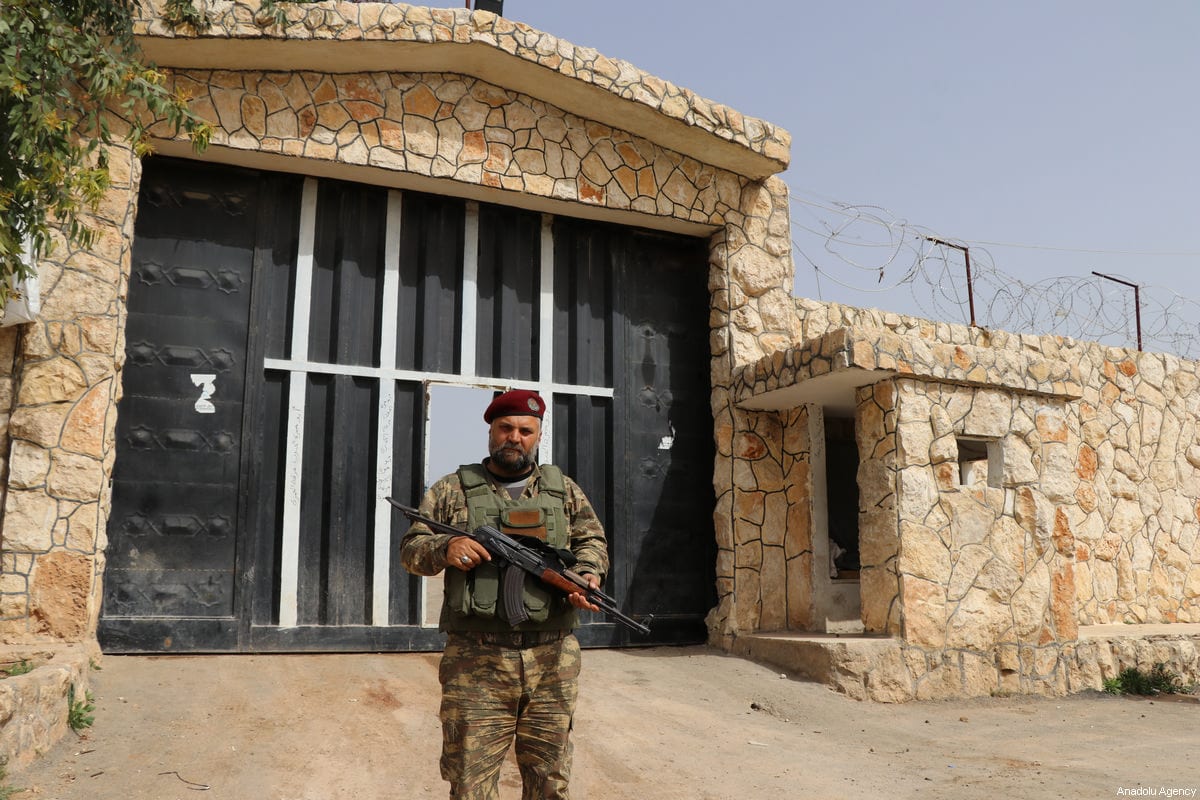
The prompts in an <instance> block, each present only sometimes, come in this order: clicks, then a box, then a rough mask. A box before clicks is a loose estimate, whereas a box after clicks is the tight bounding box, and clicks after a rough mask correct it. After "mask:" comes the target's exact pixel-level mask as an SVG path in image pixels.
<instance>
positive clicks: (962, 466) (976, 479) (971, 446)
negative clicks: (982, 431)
mask: <svg viewBox="0 0 1200 800" xmlns="http://www.w3.org/2000/svg"><path fill="white" fill-rule="evenodd" d="M957 444H958V477H959V480H958V482H959V483H960V484H961V485H963V486H977V485H987V486H991V487H993V488H996V489H999V488H1000V487H1001V485H1002V476H1003V460H1002V459H1001V455H1000V442H999V440H997V439H972V438H967V437H959V438H958V439H957Z"/></svg>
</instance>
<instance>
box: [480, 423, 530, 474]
mask: <svg viewBox="0 0 1200 800" xmlns="http://www.w3.org/2000/svg"><path fill="white" fill-rule="evenodd" d="M541 438H542V421H541V420H540V419H538V418H537V417H497V418H496V419H494V420H492V424H491V427H490V428H489V429H488V455H490V456H491V457H492V460H491V464H492V466H493V467H495V468H497V469H498V470H500V471H503V472H507V473H511V474H514V475H516V474H519V473H522V472H525V471H526V470H528V469H529V468H530V467H531V466H533V464H534V462H535V457H534V454H535V453H536V452H537V446H538V442H540V441H541Z"/></svg>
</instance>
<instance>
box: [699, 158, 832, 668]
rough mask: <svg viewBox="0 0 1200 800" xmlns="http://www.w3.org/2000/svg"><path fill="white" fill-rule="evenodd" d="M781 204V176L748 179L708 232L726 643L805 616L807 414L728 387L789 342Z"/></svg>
mask: <svg viewBox="0 0 1200 800" xmlns="http://www.w3.org/2000/svg"><path fill="white" fill-rule="evenodd" d="M788 203H789V200H788V194H787V187H786V186H785V185H784V184H783V183H782V181H779V180H778V179H768V180H767V181H764V182H762V183H750V184H747V185H746V187H745V188H744V190H743V192H742V197H741V202H740V203H739V206H738V208H737V209H736V210H735V211H732V212H731V213H730V214H728V215H727V217H726V219H727V220H728V224H727V225H726V227H725V229H724V230H721V231H718V232H717V233H716V234H714V235H713V236H712V238H711V239H710V240H709V290H710V292H711V295H712V306H711V308H710V313H709V327H710V331H711V335H710V347H711V350H712V384H713V389H712V394H711V397H710V404H711V407H712V412H713V419H714V423H715V437H716V444H717V453H716V461H715V465H714V474H713V486H714V488H715V490H716V496H717V510H716V513H715V514H714V519H713V523H714V529H715V534H716V538H717V548H718V550H717V596H718V604H717V606H716V608H714V609H713V611H712V612H711V613H710V614H709V618H708V627H709V637H710V640H711V641H712V642H713V643H714V644H717V645H720V646H723V647H725V648H727V649H728V648H729V647H730V645H731V643H732V640H733V638H734V637H735V636H736V635H737V633H738V632H739V631H747V630H761V629H764V627H767V626H776V627H796V626H801V627H803V626H806V625H807V624H809V622H810V619H811V608H812V597H811V574H812V542H811V523H810V517H811V507H812V505H811V496H812V483H811V475H810V456H811V444H810V442H809V440H808V425H807V419H808V417H807V411H806V410H804V409H797V410H796V411H795V412H794V413H791V414H782V415H781V414H776V413H774V412H767V413H763V412H755V411H748V410H746V409H744V408H740V407H738V405H737V396H736V394H735V386H736V381H737V378H738V377H739V375H740V372H741V369H742V368H743V366H744V365H746V364H753V363H756V362H757V361H758V360H759V359H761V358H763V356H764V355H766V354H769V353H773V352H778V351H781V350H782V349H783V348H785V347H786V346H787V345H788V344H789V343H790V342H792V340H793V330H794V326H795V324H796V314H795V310H794V306H793V302H794V301H793V299H792V296H791V283H792V275H793V267H792V260H791V238H790V224H791V223H790V216H789V205H788Z"/></svg>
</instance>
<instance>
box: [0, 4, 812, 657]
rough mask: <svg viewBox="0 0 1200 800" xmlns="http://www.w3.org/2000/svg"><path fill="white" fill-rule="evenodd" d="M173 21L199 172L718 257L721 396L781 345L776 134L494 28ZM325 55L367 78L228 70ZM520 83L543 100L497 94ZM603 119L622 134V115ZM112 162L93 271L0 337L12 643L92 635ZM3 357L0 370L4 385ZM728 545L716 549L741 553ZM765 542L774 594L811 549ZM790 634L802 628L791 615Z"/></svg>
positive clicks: (111, 254) (111, 341)
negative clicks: (335, 181) (402, 193)
mask: <svg viewBox="0 0 1200 800" xmlns="http://www.w3.org/2000/svg"><path fill="white" fill-rule="evenodd" d="M163 7H164V4H163V2H161V0H153V2H149V3H146V4H144V6H143V8H144V10H143V12H142V15H141V17H140V18H139V19H138V20H137V21H136V23H135V29H136V31H137V33H138V35H139V37H140V41H141V42H142V43H143V44H144V46H146V47H147V48H148V49H154V48H158V52H164V53H167V54H173V53H178V52H181V48H187V47H193V48H198V49H196V50H193V51H189V52H200V53H202V54H203V55H202V60H208V61H216V62H219V65H220V68H213V69H187V70H175V71H171V70H168V71H167V72H168V82H169V83H170V85H171V86H172V87H173V88H175V89H178V90H180V91H183V92H184V93H186V94H187V95H188V96H189V97H190V98H191V103H192V107H193V108H194V109H195V110H196V111H197V113H199V114H200V115H201V116H203V117H205V118H206V119H207V120H208V121H209V122H211V123H212V124H213V125H214V128H215V130H214V133H213V137H212V146H211V147H210V149H209V151H208V152H207V153H206V154H205V155H204V158H205V159H209V160H212V161H214V162H223V163H233V164H243V165H250V166H256V167H262V168H268V169H286V170H291V171H295V172H301V173H304V174H314V175H321V176H328V177H334V178H342V179H347V180H360V181H370V182H374V183H378V184H381V185H389V186H399V187H401V188H416V189H419V190H422V191H435V192H441V193H445V194H450V195H455V196H460V197H470V198H475V199H481V200H486V201H489V202H496V203H501V204H510V205H521V206H523V207H531V208H538V209H541V210H544V211H548V212H552V213H564V214H576V215H580V216H588V217H591V218H597V219H606V220H610V221H613V222H622V223H630V222H635V223H636V224H639V225H643V226H645V227H650V228H661V229H666V230H684V231H689V232H691V233H693V234H695V235H706V236H707V235H711V238H710V264H709V286H710V289H711V290H712V293H713V297H714V307H715V308H716V310H715V311H714V328H713V352H714V360H713V364H714V372H715V374H718V375H719V376H720V381H721V385H722V386H723V387H728V386H729V385H730V381H731V376H732V368H733V365H734V364H735V363H736V362H737V361H739V360H744V359H745V358H748V357H749V356H750V354H752V353H759V354H760V353H761V352H762V348H763V347H767V348H770V347H776V346H780V345H781V344H783V343H785V342H787V341H789V340H790V339H791V336H792V326H793V325H794V324H795V314H794V310H793V308H792V301H791V297H790V291H789V287H790V283H791V263H790V256H789V253H790V238H789V223H788V214H787V194H786V188H785V187H784V185H783V184H782V182H780V181H778V180H777V179H775V178H765V179H764V178H763V177H762V175H763V174H769V173H770V172H772V171H775V170H778V169H782V168H783V167H784V166H786V163H787V155H788V154H787V150H788V146H789V142H790V140H789V137H788V135H787V133H786V132H785V131H782V130H780V129H778V128H775V127H774V126H771V125H769V124H767V123H764V122H761V121H758V120H754V119H751V118H747V117H743V116H742V115H740V114H737V113H736V112H734V111H732V110H730V109H727V108H724V107H723V106H720V105H718V104H716V103H713V102H711V101H708V100H705V99H704V98H701V97H699V96H697V95H695V94H694V93H692V92H689V91H687V90H685V89H682V88H681V87H677V86H675V85H673V84H670V83H669V82H666V81H662V80H661V79H658V78H655V77H653V76H650V75H648V74H646V73H644V72H641V71H640V70H637V69H636V68H634V67H633V66H632V65H629V64H627V63H625V62H622V61H618V60H612V59H607V58H605V57H604V56H602V55H601V54H599V53H596V52H595V51H594V50H590V49H587V48H578V47H575V46H573V45H571V44H570V43H567V42H564V41H562V40H560V39H557V38H555V37H553V36H550V35H548V34H545V33H542V32H539V31H535V30H533V29H532V28H529V27H528V26H524V25H520V24H516V23H512V22H509V21H507V20H504V19H502V18H500V17H496V16H495V15H492V14H487V13H483V12H476V13H472V12H469V11H466V10H464V9H428V8H421V7H416V6H406V5H401V4H386V3H361V4H360V3H348V2H324V3H317V4H305V5H288V6H286V7H285V9H284V10H285V12H286V14H287V20H288V21H287V23H286V24H285V25H284V26H282V27H279V26H276V25H274V24H273V23H272V20H271V19H270V18H268V17H266V16H264V15H261V14H260V10H261V9H260V4H259V3H258V2H230V1H229V0H208V2H205V3H203V4H201V7H202V8H203V9H204V11H205V13H206V15H207V17H208V20H209V23H210V26H209V27H208V28H207V29H205V30H203V31H192V30H182V31H180V30H175V29H172V28H171V27H170V26H167V25H165V24H164V23H163V21H162V18H161V17H162V11H163ZM332 41H336V42H337V43H338V46H339V47H344V46H352V47H355V48H358V49H356V50H353V54H351V51H349V50H344V49H342V50H339V51H338V53H339V54H342V55H343V56H345V57H352V58H353V59H355V63H356V64H362V65H364V66H363V68H362V69H357V70H355V71H350V72H345V73H337V74H334V73H326V72H322V71H320V70H319V68H318V69H316V70H314V69H303V68H296V69H287V70H280V69H267V68H255V69H239V67H240V66H241V65H242V62H243V60H244V59H257V58H260V57H261V54H264V53H266V54H274V55H272V56H271V57H272V58H274V59H276V61H281V60H282V61H287V60H288V59H292V60H294V61H298V62H302V63H304V64H305V65H306V66H310V67H311V66H312V65H313V64H314V63H316V64H320V63H321V62H320V59H319V58H314V57H312V56H310V55H306V52H307V51H306V50H305V49H304V48H305V47H323V46H324V43H329V42H332ZM163 42H168V43H169V48H168V49H163V48H162V47H161V45H162V43H163ZM247 42H249V43H251V45H252V46H253V48H255V49H253V50H238V51H236V53H240V55H236V54H234V55H231V53H234V52H235V51H233V50H230V48H233V47H235V46H240V44H244V43H247ZM418 46H419V47H428V48H438V47H441V48H443V50H441V51H438V52H441V53H443V55H440V56H436V57H433V59H432V60H433V62H436V63H451V64H453V63H456V58H457V57H460V56H462V55H463V54H464V53H467V52H470V53H473V54H474V55H472V56H471V57H470V58H457V61H460V62H461V63H463V65H464V70H465V69H466V68H467V66H468V62H470V66H471V68H472V69H475V70H476V71H477V72H483V73H487V75H486V76H485V77H480V76H479V75H472V74H460V73H458V72H451V71H442V70H438V71H409V72H406V71H397V70H394V69H389V65H390V64H391V63H392V62H393V61H394V60H395V59H394V58H393V56H395V57H397V58H398V57H399V56H401V55H402V54H411V53H413V52H414V50H413V48H414V47H418ZM464 47H469V48H471V49H470V50H469V51H468V50H464V49H463V48H464ZM322 52H324V51H322ZM421 52H422V53H426V54H428V53H430V52H434V51H430V50H424V51H421ZM280 54H282V55H280ZM406 57H407V56H406ZM421 58H425V56H424V55H422V56H421ZM418 60H420V59H418ZM480 64H484V65H491V67H493V68H491V69H490V72H489V69H483V68H480V67H479V65H480ZM531 76H532V77H531ZM509 79H512V80H514V81H519V82H521V83H522V85H524V86H530V87H533V89H532V90H531V91H521V90H517V89H512V88H509V87H506V86H503V85H501V83H502V82H503V81H506V80H509ZM564 85H568V87H567V89H564V88H563V86H564ZM577 90H582V91H584V92H585V93H584V94H583V95H579V94H578V91H577ZM543 91H544V92H545V93H546V94H547V95H551V96H554V97H559V98H564V101H565V100H568V99H572V98H574V100H573V103H574V104H573V105H572V106H571V108H573V109H574V110H568V109H567V108H564V107H563V106H562V105H559V104H555V103H553V102H549V101H546V100H545V99H542V98H541V97H540V96H539V95H540V93H542V92H543ZM589 92H590V93H591V94H588V93H589ZM578 97H583V98H585V101H584V102H579V101H578ZM593 101H594V102H593ZM614 103H616V104H617V105H616V106H615V108H616V110H617V112H620V113H613V108H614V106H613V104H614ZM601 106H605V107H606V108H607V109H608V111H607V112H606V113H609V116H615V117H617V118H625V119H628V120H629V121H630V124H631V125H633V124H634V123H636V124H637V128H638V130H639V131H641V133H634V132H632V131H630V130H625V129H623V128H619V127H614V126H613V125H612V124H605V123H601V122H597V121H596V120H594V119H591V118H590V117H589V116H587V114H586V113H583V112H584V111H585V110H586V109H587V108H591V107H595V108H597V109H599V108H600V107H601ZM625 112H627V113H625ZM145 122H146V123H148V126H149V130H150V132H151V134H152V135H153V136H155V137H158V138H157V139H156V141H155V142H154V144H155V146H156V147H157V148H158V149H160V151H163V152H167V153H169V154H175V155H190V149H189V148H188V146H187V144H186V143H185V142H183V141H182V140H181V139H179V138H176V137H175V132H174V131H173V130H172V129H171V128H170V127H169V126H167V125H166V124H165V123H164V122H162V121H161V120H160V121H157V122H156V121H155V120H152V119H147V120H145ZM110 123H111V124H112V125H113V128H114V130H117V131H120V130H122V129H124V128H125V123H124V122H123V121H122V120H120V119H117V118H115V117H113V118H111V119H110ZM660 133H661V136H660V135H659V134H660ZM709 142H711V143H715V144H714V145H713V146H714V147H716V148H717V150H719V151H720V152H721V153H723V154H724V155H722V158H723V159H724V162H725V163H730V162H739V158H740V156H739V154H743V155H744V156H745V158H744V159H743V161H744V162H745V163H749V164H752V165H753V166H754V170H750V171H751V172H757V173H760V174H757V175H756V176H748V175H747V174H744V173H742V172H737V171H736V170H734V169H730V168H727V167H721V166H714V165H713V164H712V163H709V162H708V161H705V160H703V159H702V158H700V157H699V156H697V155H694V154H693V155H689V154H687V152H684V149H683V146H684V145H687V146H688V147H689V148H691V150H689V151H688V152H692V153H696V152H701V151H705V147H706V143H709ZM674 145H678V147H676V146H674ZM705 152H707V151H705ZM731 154H732V155H731ZM110 164H111V168H112V172H113V175H112V177H113V183H112V187H111V188H110V189H109V191H108V193H107V194H106V196H105V198H104V200H103V202H102V205H101V207H100V209H99V210H98V211H97V212H96V214H95V218H94V220H93V223H94V225H95V226H96V227H97V229H98V231H99V233H100V236H99V238H98V240H97V243H96V246H95V247H94V248H92V250H90V251H88V252H84V251H78V250H73V249H71V248H68V247H67V246H66V245H65V243H63V242H60V243H59V247H58V249H57V250H56V252H55V255H54V258H52V259H48V260H46V261H45V262H43V263H42V264H40V265H39V271H40V275H41V280H42V287H43V296H44V300H43V315H42V318H41V319H40V320H39V321H38V322H36V323H32V324H29V325H26V326H24V329H23V331H22V332H21V334H20V335H19V337H18V336H15V335H13V334H0V345H2V344H3V343H4V342H12V343H15V346H16V351H15V358H14V359H13V364H14V366H13V368H12V370H11V371H10V372H8V373H4V371H3V368H2V367H0V391H2V390H3V388H4V384H3V383H2V381H3V380H4V379H5V377H4V376H5V375H7V376H10V378H9V379H10V381H11V384H12V386H13V391H14V392H15V396H14V397H13V407H12V411H11V417H10V419H9V421H8V426H7V433H8V436H9V438H10V442H11V445H10V447H9V448H8V450H7V452H8V453H9V459H8V466H9V476H8V481H7V487H6V488H7V496H6V497H5V498H4V520H3V524H4V530H3V547H2V550H0V637H3V639H4V641H6V642H10V643H12V642H50V641H68V642H72V641H88V640H90V639H91V638H93V637H94V636H95V630H96V621H97V616H98V614H99V606H100V598H101V592H100V578H101V576H102V574H103V569H104V547H105V543H106V539H105V526H106V523H107V518H108V506H109V502H110V499H109V491H110V489H109V483H110V478H111V473H112V464H113V459H114V452H115V450H114V442H113V435H114V428H115V416H116V403H117V401H118V399H119V396H120V374H121V367H122V365H123V362H124V319H125V297H126V288H127V281H128V272H129V268H130V245H131V241H132V232H133V220H134V217H135V213H136V200H137V192H138V183H139V177H140V164H139V163H138V162H137V161H136V160H135V159H133V158H132V157H131V155H130V153H128V152H124V151H119V152H114V153H112V154H111V156H110ZM697 267H698V269H703V268H704V267H703V265H697ZM731 276H732V277H731ZM721 319H724V320H725V322H723V323H722V322H719V320H721ZM730 321H732V322H730ZM743 331H745V332H743ZM5 337H7V338H5ZM760 340H761V341H760ZM4 357H5V355H4V352H3V350H2V349H0V364H2V363H4ZM723 391H725V390H719V391H718V392H716V393H714V408H716V407H717V406H718V405H720V403H721V402H724V410H723V411H720V412H717V418H718V420H717V426H718V438H719V439H721V440H722V441H724V442H725V444H724V445H722V446H723V447H724V449H725V452H728V451H729V447H730V446H731V443H732V442H733V437H732V435H731V431H732V427H733V425H734V418H735V411H734V409H733V406H732V404H731V403H729V402H728V395H727V393H726V394H724V395H721V392H723ZM721 397H724V400H720V398H721ZM3 399H4V398H3V397H2V396H0V408H4V407H5V406H4V405H3V402H2V401H3ZM736 416H737V419H738V422H737V425H738V431H739V435H740V433H741V432H742V431H749V427H747V425H746V420H747V419H748V418H747V417H745V416H743V415H736ZM764 424H770V423H769V421H768V422H766V423H764ZM723 426H724V427H728V428H730V432H722V427H723ZM764 440H765V437H764ZM744 443H745V439H744V438H743V439H741V440H739V445H738V446H739V447H743V446H744ZM776 459H777V461H778V463H779V465H780V467H779V468H780V469H784V470H786V471H788V472H789V474H790V473H792V472H796V471H797V470H802V466H800V465H802V463H803V456H802V455H801V454H799V450H797V451H796V453H792V452H791V451H789V453H786V454H784V453H777V454H776ZM726 473H727V474H728V470H726ZM770 480H773V481H776V482H777V483H778V482H779V481H780V480H781V479H780V478H771V479H770ZM797 485H799V484H797ZM763 491H764V495H769V499H768V500H766V501H765V502H764V504H763V517H762V520H763V523H764V524H767V525H768V526H769V528H770V530H771V531H772V532H773V531H776V530H784V529H790V530H806V529H807V526H806V525H801V526H797V525H795V524H792V525H790V528H789V527H788V526H787V525H785V524H784V523H781V522H779V521H780V520H781V519H783V518H786V517H787V516H788V515H789V514H800V513H803V512H800V511H795V510H789V508H791V507H797V508H798V507H800V505H801V504H799V503H798V501H797V498H796V497H795V496H794V494H793V495H792V496H791V497H790V498H789V496H788V495H786V494H785V493H781V492H780V493H776V492H774V490H772V489H769V488H764V490H763ZM776 494H777V495H778V496H777V497H776ZM725 500H726V501H727V500H728V498H725ZM789 503H790V504H791V506H789ZM743 506H745V503H743ZM749 513H750V515H751V516H752V517H753V515H754V514H756V513H757V512H755V511H751V512H749ZM780 515H782V517H781V516H780ZM743 535H749V534H748V533H746V532H743ZM769 535H773V534H769ZM719 536H723V537H725V538H726V539H728V538H729V537H730V536H732V531H731V529H724V530H722V531H721V532H720V533H719ZM770 542H771V544H770V545H769V547H770V548H772V549H770V550H769V551H768V552H770V553H771V554H772V562H771V566H770V567H769V568H768V570H767V571H768V572H770V573H771V574H772V575H778V574H779V572H780V569H782V568H783V567H782V565H783V563H784V561H785V560H786V558H803V557H804V553H805V552H806V548H807V545H806V544H805V543H804V542H803V541H801V540H797V541H794V542H793V541H790V540H789V541H788V542H786V543H785V542H781V541H780V542H777V541H775V540H773V539H772V540H770ZM797 548H798V549H797ZM785 552H786V553H787V554H788V555H787V556H786V557H785V558H783V559H779V558H775V555H774V554H777V553H779V554H782V553H785ZM721 564H722V565H727V566H722V567H721V568H720V569H721V573H722V577H723V578H725V579H727V581H726V582H728V579H732V577H733V576H732V570H733V566H732V561H730V560H729V558H728V553H726V552H725V551H723V553H722V561H721ZM745 568H750V566H749V565H748V564H747V565H745ZM801 594H802V593H801ZM772 613H774V612H772ZM782 618H788V619H792V620H793V621H797V622H802V621H803V619H804V617H803V613H802V612H800V611H787V612H784V614H783V617H782Z"/></svg>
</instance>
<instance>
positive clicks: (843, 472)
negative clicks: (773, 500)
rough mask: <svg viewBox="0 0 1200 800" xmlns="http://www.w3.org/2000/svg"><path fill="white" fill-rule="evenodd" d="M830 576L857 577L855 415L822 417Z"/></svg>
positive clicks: (855, 578)
mask: <svg viewBox="0 0 1200 800" xmlns="http://www.w3.org/2000/svg"><path fill="white" fill-rule="evenodd" d="M825 464H826V470H827V479H826V481H825V495H826V503H827V508H828V514H829V577H830V578H833V579H835V580H858V571H859V556H858V442H857V441H856V439H855V437H854V419H853V418H847V417H826V418H825Z"/></svg>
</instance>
